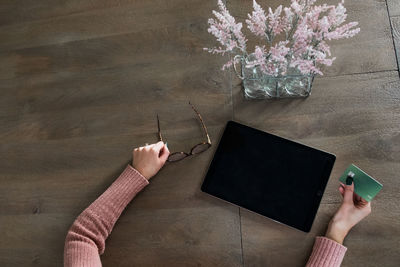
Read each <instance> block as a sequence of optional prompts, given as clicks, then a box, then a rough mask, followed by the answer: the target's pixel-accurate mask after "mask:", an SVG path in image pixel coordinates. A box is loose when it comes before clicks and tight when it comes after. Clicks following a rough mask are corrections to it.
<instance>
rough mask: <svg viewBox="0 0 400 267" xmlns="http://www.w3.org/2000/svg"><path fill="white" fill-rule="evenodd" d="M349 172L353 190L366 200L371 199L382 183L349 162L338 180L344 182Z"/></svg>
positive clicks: (379, 189)
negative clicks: (352, 181)
mask: <svg viewBox="0 0 400 267" xmlns="http://www.w3.org/2000/svg"><path fill="white" fill-rule="evenodd" d="M349 174H350V175H353V180H354V192H355V193H356V194H357V195H359V196H360V197H362V198H363V199H365V200H366V201H368V202H369V201H371V200H372V199H373V198H374V197H375V196H376V195H377V194H378V192H379V191H381V189H382V186H383V185H382V184H381V183H380V182H378V181H377V180H375V179H374V178H372V177H371V176H369V175H368V174H366V173H365V172H364V171H362V170H361V169H360V168H358V167H357V166H356V165H354V164H351V165H350V166H349V167H348V168H347V169H346V170H345V171H344V173H343V175H342V176H341V177H340V179H339V180H340V181H341V182H342V183H344V184H346V179H347V176H348V175H349Z"/></svg>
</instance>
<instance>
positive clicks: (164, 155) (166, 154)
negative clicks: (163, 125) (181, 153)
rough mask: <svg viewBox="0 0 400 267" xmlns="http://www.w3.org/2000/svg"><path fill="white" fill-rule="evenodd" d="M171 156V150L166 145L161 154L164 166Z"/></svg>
mask: <svg viewBox="0 0 400 267" xmlns="http://www.w3.org/2000/svg"><path fill="white" fill-rule="evenodd" d="M168 156H169V150H168V147H167V145H166V144H164V147H163V148H162V149H161V154H160V160H161V162H162V163H163V164H164V163H165V162H166V161H167V159H168Z"/></svg>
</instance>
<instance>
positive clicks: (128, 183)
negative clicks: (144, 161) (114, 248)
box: [64, 165, 149, 266]
mask: <svg viewBox="0 0 400 267" xmlns="http://www.w3.org/2000/svg"><path fill="white" fill-rule="evenodd" d="M148 183H149V182H148V181H147V179H146V178H144V177H143V176H142V175H141V174H140V173H139V172H138V171H136V170H135V169H134V168H133V167H132V166H130V165H128V166H127V167H126V168H125V170H124V171H123V172H122V173H121V175H120V176H119V177H118V179H117V180H115V181H114V183H113V184H112V185H111V186H110V187H109V188H108V189H107V190H106V191H105V192H104V193H103V194H102V195H101V196H100V197H99V198H97V199H96V200H95V201H94V202H93V203H92V204H91V205H90V206H89V207H88V208H87V209H85V210H84V211H83V212H82V213H81V214H80V215H79V216H78V218H77V219H76V220H75V222H74V223H73V224H72V226H71V228H70V229H69V231H68V234H67V237H66V240H65V247H64V266H81V265H85V266H99V265H100V264H101V263H100V258H99V255H101V254H103V252H104V249H105V240H106V239H107V237H108V235H109V234H110V233H111V231H112V229H113V227H114V224H115V223H116V221H117V220H118V218H119V216H120V215H121V213H122V211H123V210H124V209H125V207H126V206H127V205H128V204H129V202H130V201H131V200H132V199H133V198H134V197H135V195H136V194H137V193H138V192H140V191H141V190H142V189H143V188H144V187H145V186H146V185H148Z"/></svg>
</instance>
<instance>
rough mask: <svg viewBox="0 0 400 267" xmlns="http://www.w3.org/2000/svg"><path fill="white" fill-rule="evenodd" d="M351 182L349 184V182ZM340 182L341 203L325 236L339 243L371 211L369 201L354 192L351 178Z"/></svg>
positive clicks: (341, 242)
mask: <svg viewBox="0 0 400 267" xmlns="http://www.w3.org/2000/svg"><path fill="white" fill-rule="evenodd" d="M350 183H351V184H350ZM346 184H349V185H344V184H341V185H340V187H339V191H340V193H341V194H342V196H343V201H342V205H341V206H340V207H339V209H338V211H337V212H336V213H335V215H334V216H333V218H332V219H331V221H330V223H329V226H328V230H327V231H326V234H325V236H326V237H327V238H330V239H332V240H334V241H336V242H338V243H340V244H343V240H344V238H345V237H346V235H347V234H348V232H349V231H350V229H351V228H352V227H353V226H354V225H356V224H357V223H359V222H360V221H361V220H362V219H364V218H365V217H367V216H368V214H370V213H371V203H370V202H367V201H366V200H364V199H363V198H361V197H360V196H358V195H357V194H356V193H354V183H353V179H350V180H349V182H347V181H346Z"/></svg>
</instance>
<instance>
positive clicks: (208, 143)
mask: <svg viewBox="0 0 400 267" xmlns="http://www.w3.org/2000/svg"><path fill="white" fill-rule="evenodd" d="M189 105H190V106H191V107H192V109H193V110H194V112H195V113H196V114H197V117H198V118H199V120H200V123H201V126H202V128H203V130H204V132H205V134H206V137H207V141H205V142H201V143H198V144H197V145H194V146H193V147H192V149H191V150H190V152H189V153H186V152H184V151H181V152H174V153H171V154H170V155H169V156H168V159H167V161H168V162H177V161H181V160H183V159H185V158H187V157H190V156H193V155H196V154H200V153H203V152H204V151H206V150H208V149H209V148H210V147H211V145H212V143H211V139H210V135H209V134H208V131H207V127H206V125H205V124H204V121H203V118H202V117H201V115H200V113H199V112H198V111H197V109H196V108H195V107H194V106H193V104H192V103H190V102H189ZM157 128H158V138H159V140H160V141H162V142H164V141H163V138H162V135H161V129H160V119H159V116H158V114H157ZM200 145H208V147H207V148H206V149H205V150H203V151H201V152H199V153H193V149H194V148H196V147H197V146H200ZM175 154H184V155H185V157H183V158H181V159H178V160H169V158H170V157H171V156H172V155H175Z"/></svg>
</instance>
